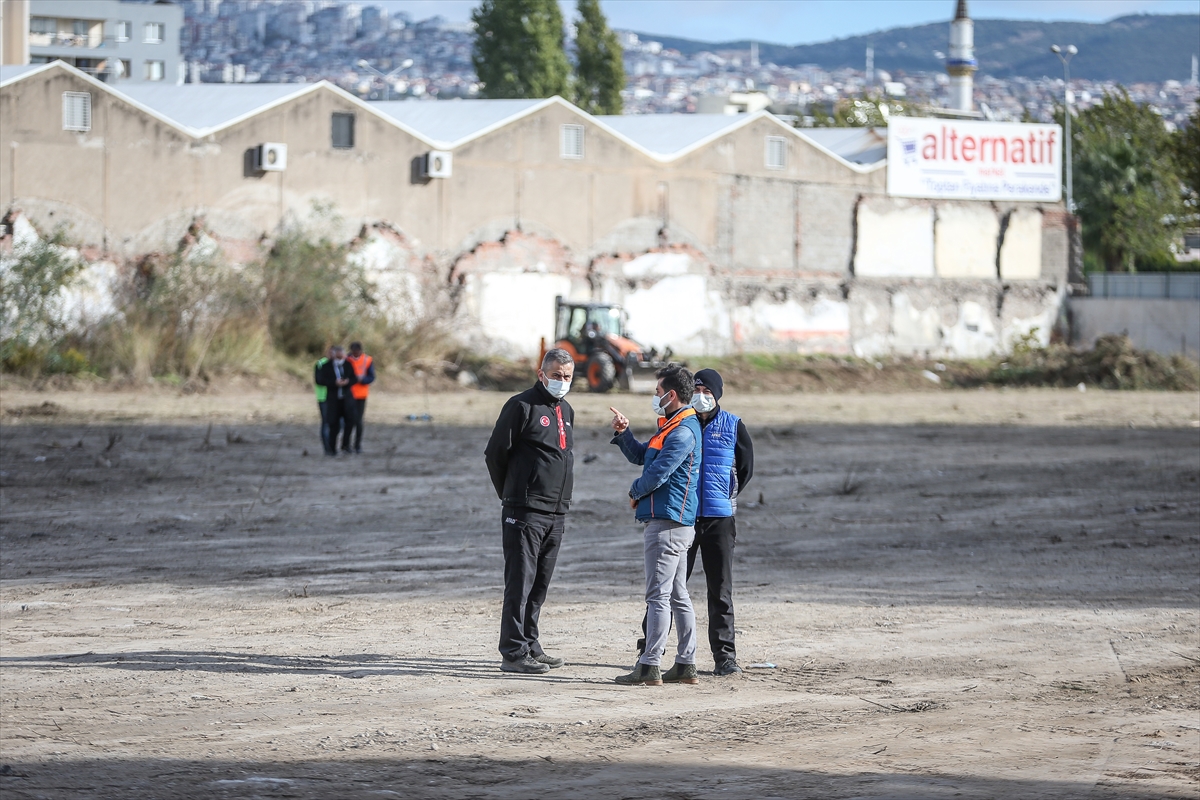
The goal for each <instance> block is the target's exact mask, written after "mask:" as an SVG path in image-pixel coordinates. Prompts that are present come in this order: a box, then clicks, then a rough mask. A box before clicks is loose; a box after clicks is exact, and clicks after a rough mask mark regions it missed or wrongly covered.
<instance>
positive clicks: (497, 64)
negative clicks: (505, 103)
mask: <svg viewBox="0 0 1200 800" xmlns="http://www.w3.org/2000/svg"><path fill="white" fill-rule="evenodd" d="M471 20H472V21H473V22H474V23H475V48H474V51H473V52H472V54H471V63H472V64H474V65H475V74H476V75H478V76H479V80H480V81H482V82H483V89H482V92H481V94H482V95H483V96H484V97H489V98H522V97H553V96H554V95H561V96H564V97H565V96H568V92H569V88H570V74H571V65H570V62H568V61H567V54H566V51H565V50H564V49H563V18H562V12H561V11H560V10H559V8H558V3H557V2H556V0H483V2H481V3H480V4H479V7H478V8H476V9H475V10H474V11H472V12H471Z"/></svg>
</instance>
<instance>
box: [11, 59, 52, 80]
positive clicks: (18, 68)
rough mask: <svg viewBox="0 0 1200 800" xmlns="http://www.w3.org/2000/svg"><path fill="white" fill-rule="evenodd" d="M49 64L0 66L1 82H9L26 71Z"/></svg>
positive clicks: (43, 67)
mask: <svg viewBox="0 0 1200 800" xmlns="http://www.w3.org/2000/svg"><path fill="white" fill-rule="evenodd" d="M47 66H48V65H47V64H5V65H4V66H2V67H0V83H8V82H9V81H11V80H14V79H15V78H19V77H21V76H22V75H24V74H25V73H26V72H33V71H34V70H35V69H45V68H46V67H47Z"/></svg>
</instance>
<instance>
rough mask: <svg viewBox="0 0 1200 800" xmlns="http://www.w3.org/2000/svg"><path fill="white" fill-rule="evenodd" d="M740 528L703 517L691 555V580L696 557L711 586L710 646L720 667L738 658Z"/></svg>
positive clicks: (643, 646)
mask: <svg viewBox="0 0 1200 800" xmlns="http://www.w3.org/2000/svg"><path fill="white" fill-rule="evenodd" d="M736 539H737V525H736V524H735V523H734V518H733V517H700V518H698V519H697V520H696V538H695V539H694V540H693V541H692V546H691V547H689V548H688V554H687V576H688V578H691V577H692V569H693V568H694V567H695V566H696V555H697V554H699V556H700V563H701V564H703V565H704V578H705V581H706V582H707V583H708V644H709V647H711V648H712V654H713V661H714V662H716V663H718V664H720V663H721V662H722V661H726V660H728V659H731V658H737V648H735V647H734V643H733V546H734V543H735V540H736ZM645 637H646V618H645V617H644V616H643V617H642V638H641V639H638V653H641V652H643V651H644V650H645V649H646V638H645Z"/></svg>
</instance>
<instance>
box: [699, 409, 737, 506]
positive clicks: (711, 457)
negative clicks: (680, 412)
mask: <svg viewBox="0 0 1200 800" xmlns="http://www.w3.org/2000/svg"><path fill="white" fill-rule="evenodd" d="M738 421H739V420H738V418H737V417H736V416H734V415H733V414H730V413H729V412H728V411H724V410H722V411H718V412H717V415H716V416H715V417H713V418H712V419H711V420H709V423H708V424H707V425H705V426H704V434H703V436H704V460H703V463H702V464H701V467H700V476H701V477H700V516H702V517H732V516H733V515H734V513H736V512H737V490H738V486H737V473H736V471H735V470H734V448H735V447H736V445H737V429H738Z"/></svg>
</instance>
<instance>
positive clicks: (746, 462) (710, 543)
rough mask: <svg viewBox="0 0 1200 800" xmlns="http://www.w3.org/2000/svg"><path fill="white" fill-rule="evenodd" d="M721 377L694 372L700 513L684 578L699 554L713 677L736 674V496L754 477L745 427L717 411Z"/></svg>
mask: <svg viewBox="0 0 1200 800" xmlns="http://www.w3.org/2000/svg"><path fill="white" fill-rule="evenodd" d="M723 389H724V387H723V382H722V380H721V374H720V373H719V372H717V371H716V370H715V369H702V370H700V371H699V372H697V373H696V394H695V396H694V397H693V399H692V408H694V409H695V410H696V416H697V417H699V419H700V427H701V429H702V431H703V433H702V436H703V442H704V445H703V450H704V462H703V466H702V467H701V479H700V511H699V514H698V517H697V519H696V539H695V541H694V542H693V543H692V546H691V547H690V548H688V557H687V576H688V577H689V578H691V577H692V567H694V566H695V564H696V553H697V551H699V553H700V559H701V563H703V564H704V577H705V580H706V581H707V582H708V643H709V645H710V646H711V647H712V654H713V662H714V663H715V665H716V668H715V669H714V671H713V672H714V674H716V675H733V674H735V673H738V672H741V671H742V669H741V667H739V666H738V663H737V649H736V648H735V647H734V642H733V545H734V540H735V539H736V538H737V528H736V526H735V525H734V519H733V515H734V514H736V513H737V496H738V493H739V492H741V491H743V490H744V489H745V488H746V484H747V483H749V482H750V478H751V477H752V476H753V475H754V443H753V442H752V441H751V440H750V433H749V431H747V430H746V423H744V422H742V420H741V419H739V418H738V417H736V416H734V415H733V414H730V413H729V412H728V411H725V410H724V409H722V408H721V406H720V402H719V401H720V400H721V395H722V393H723Z"/></svg>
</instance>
